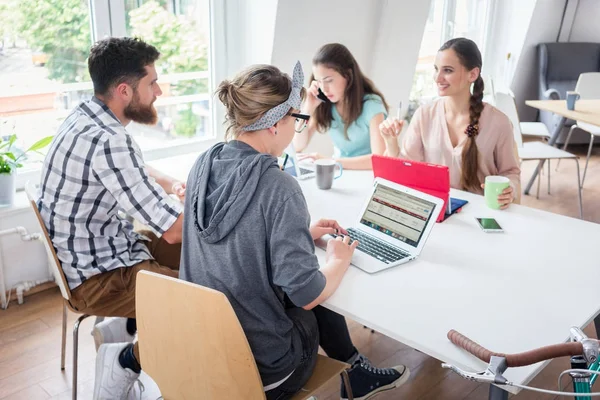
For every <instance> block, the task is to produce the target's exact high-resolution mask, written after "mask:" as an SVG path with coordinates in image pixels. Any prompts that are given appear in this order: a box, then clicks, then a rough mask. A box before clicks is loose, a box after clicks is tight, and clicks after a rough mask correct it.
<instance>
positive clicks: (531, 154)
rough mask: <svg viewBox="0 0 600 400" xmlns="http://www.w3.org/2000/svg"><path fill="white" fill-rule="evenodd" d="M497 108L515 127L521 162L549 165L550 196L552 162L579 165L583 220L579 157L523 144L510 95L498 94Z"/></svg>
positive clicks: (514, 132)
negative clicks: (539, 162) (534, 161)
mask: <svg viewBox="0 0 600 400" xmlns="http://www.w3.org/2000/svg"><path fill="white" fill-rule="evenodd" d="M496 107H497V108H498V109H499V110H500V111H502V112H503V113H504V114H506V116H507V117H508V118H509V119H510V121H511V122H512V125H513V134H514V138H515V142H516V144H517V150H518V153H519V158H520V159H521V161H529V160H544V161H546V162H547V163H548V194H550V160H553V159H554V160H562V159H571V160H573V161H575V164H576V165H577V193H578V196H579V217H580V218H583V202H582V200H581V186H580V185H579V161H578V159H577V156H576V155H574V154H571V153H568V152H566V151H564V150H560V149H557V148H556V147H553V146H550V145H549V144H546V143H542V142H528V143H523V136H522V133H521V126H520V124H519V115H518V113H517V107H516V105H515V99H514V97H512V96H511V95H510V94H507V93H502V92H497V93H496ZM540 180H541V175H538V188H537V197H538V198H539V194H540Z"/></svg>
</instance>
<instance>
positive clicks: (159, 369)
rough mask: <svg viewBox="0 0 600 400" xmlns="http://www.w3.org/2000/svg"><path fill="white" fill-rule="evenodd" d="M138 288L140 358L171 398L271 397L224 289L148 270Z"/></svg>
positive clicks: (137, 318) (174, 399) (138, 278)
mask: <svg viewBox="0 0 600 400" xmlns="http://www.w3.org/2000/svg"><path fill="white" fill-rule="evenodd" d="M135 292H136V293H135V297H136V298H135V304H136V320H137V327H138V338H139V346H140V361H141V364H142V365H143V367H144V371H146V373H148V375H150V376H151V377H152V379H154V380H155V381H156V383H157V384H158V387H159V388H160V391H161V393H162V395H163V397H164V398H165V400H181V399H197V398H199V397H201V398H203V399H264V398H265V394H264V390H263V386H262V381H261V379H260V375H259V373H258V369H257V367H256V363H255V361H254V356H253V355H252V351H251V350H250V345H249V344H248V341H247V340H246V335H245V334H244V331H243V330H242V326H241V325H240V323H239V320H238V319H237V316H236V315H235V312H234V311H233V308H232V307H231V304H230V303H229V300H228V299H227V297H226V296H225V295H224V294H223V293H221V292H218V291H216V290H212V289H208V288H205V287H203V286H200V285H196V284H193V283H190V282H186V281H182V280H179V279H175V278H171V277H167V276H164V275H160V274H156V273H153V272H148V271H140V272H139V273H138V274H137V279H136V289H135Z"/></svg>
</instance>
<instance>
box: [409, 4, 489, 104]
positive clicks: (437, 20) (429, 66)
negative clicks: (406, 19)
mask: <svg viewBox="0 0 600 400" xmlns="http://www.w3.org/2000/svg"><path fill="white" fill-rule="evenodd" d="M493 1H494V0H432V1H431V7H430V9H429V16H428V18H427V22H426V24H425V31H424V32H423V39H422V41H421V48H420V50H419V59H418V61H417V66H416V71H415V76H414V79H413V86H412V90H411V93H410V100H411V105H410V107H409V114H412V112H414V110H416V108H417V107H418V105H419V104H420V103H421V102H424V101H428V100H430V99H432V98H434V97H435V96H436V95H437V90H436V88H435V82H434V80H433V71H434V70H433V65H434V62H435V56H436V54H437V51H438V49H439V48H440V46H441V45H442V44H443V43H444V42H446V41H447V40H449V39H451V38H455V37H467V38H469V39H471V40H473V41H475V43H477V45H478V46H479V50H480V51H481V54H482V55H483V54H485V53H484V51H485V45H486V41H487V33H488V32H487V29H488V27H489V20H490V18H489V15H490V14H491V13H490V11H491V8H492V6H493V4H492V3H493ZM484 64H485V62H484Z"/></svg>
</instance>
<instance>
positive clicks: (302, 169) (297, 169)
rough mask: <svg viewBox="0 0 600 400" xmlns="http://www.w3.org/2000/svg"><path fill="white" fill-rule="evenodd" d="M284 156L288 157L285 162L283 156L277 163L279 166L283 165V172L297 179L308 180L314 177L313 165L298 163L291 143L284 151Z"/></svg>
mask: <svg viewBox="0 0 600 400" xmlns="http://www.w3.org/2000/svg"><path fill="white" fill-rule="evenodd" d="M285 154H287V156H288V157H287V160H286V157H285V156H284V157H280V161H279V163H280V166H283V163H285V167H284V171H286V172H287V173H289V174H290V175H292V176H295V177H296V178H298V179H308V178H313V177H314V176H315V166H314V165H311V164H309V163H308V162H306V163H302V162H300V163H299V162H298V157H297V155H296V150H295V149H294V145H293V144H292V143H290V145H289V146H288V147H287V148H286V149H285Z"/></svg>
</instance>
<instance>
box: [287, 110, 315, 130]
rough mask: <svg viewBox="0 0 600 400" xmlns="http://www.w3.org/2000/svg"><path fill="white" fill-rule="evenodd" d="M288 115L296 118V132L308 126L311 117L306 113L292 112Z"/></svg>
mask: <svg viewBox="0 0 600 400" xmlns="http://www.w3.org/2000/svg"><path fill="white" fill-rule="evenodd" d="M288 115H290V116H292V117H294V118H296V123H295V124H294V130H295V131H296V133H300V132H302V131H303V130H304V128H306V125H307V124H308V120H309V119H310V115H306V114H297V113H290V114H288Z"/></svg>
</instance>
